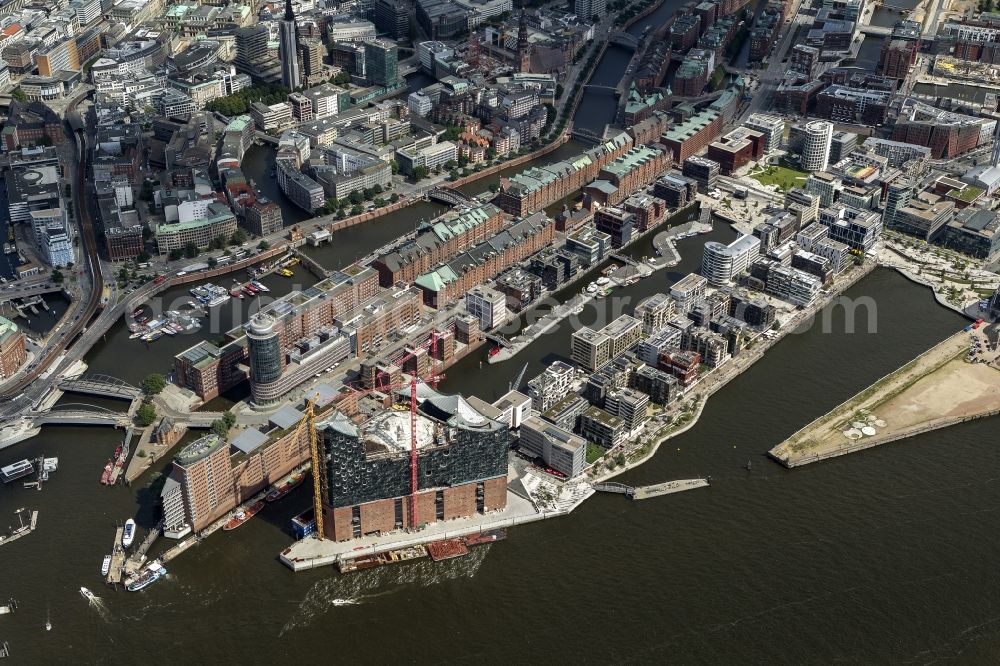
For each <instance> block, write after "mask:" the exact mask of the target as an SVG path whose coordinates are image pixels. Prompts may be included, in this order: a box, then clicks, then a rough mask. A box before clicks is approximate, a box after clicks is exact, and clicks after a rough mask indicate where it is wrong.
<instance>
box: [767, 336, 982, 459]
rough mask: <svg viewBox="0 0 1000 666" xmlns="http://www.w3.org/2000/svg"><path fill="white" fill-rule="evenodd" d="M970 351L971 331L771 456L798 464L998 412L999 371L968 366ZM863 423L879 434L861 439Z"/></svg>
mask: <svg viewBox="0 0 1000 666" xmlns="http://www.w3.org/2000/svg"><path fill="white" fill-rule="evenodd" d="M968 347H969V334H968V333H964V332H963V333H959V334H956V335H954V336H952V337H950V338H948V339H947V340H945V341H944V342H942V343H941V344H939V345H937V346H935V347H933V348H932V349H930V350H928V351H927V352H925V353H924V354H923V355H921V356H920V357H919V358H917V359H915V360H914V361H911V362H910V363H908V364H906V365H905V366H903V367H902V368H900V369H899V370H896V371H895V372H893V373H892V374H890V375H888V376H886V377H884V378H883V379H881V380H880V381H878V382H877V383H875V384H874V385H872V386H870V387H869V388H867V389H865V390H864V391H862V392H861V393H859V394H857V395H856V396H854V397H853V398H851V399H850V400H848V401H847V402H845V403H843V404H841V405H840V406H838V407H836V408H835V409H833V410H832V411H831V412H829V413H827V414H826V415H824V416H823V417H821V418H819V419H817V420H816V421H814V422H813V423H810V424H809V425H808V426H806V427H805V428H803V429H802V430H800V431H798V432H797V433H795V434H794V435H792V436H791V437H789V438H788V439H787V440H785V441H784V442H782V443H781V444H779V445H778V446H776V447H775V448H774V449H772V451H771V453H772V455H774V456H775V457H776V458H778V459H780V460H782V461H783V462H785V463H786V464H791V465H794V464H796V463H802V462H805V461H806V460H805V459H809V458H816V457H817V456H820V457H826V456H829V455H833V454H835V453H836V452H838V451H843V452H845V453H846V452H849V451H850V450H851V449H854V448H856V447H866V445H874V444H877V443H880V442H883V441H888V440H893V439H898V438H899V437H901V436H906V435H908V434H913V433H915V432H917V431H921V430H924V429H927V428H930V427H934V426H940V425H945V424H947V423H951V422H953V421H955V420H957V419H961V418H964V417H969V416H976V415H980V414H983V413H986V412H991V411H995V410H1000V370H998V369H996V368H995V367H992V366H991V365H987V364H985V363H967V362H966V361H965V360H964V356H965V352H966V351H967V350H968ZM876 419H877V420H878V423H877V424H876V423H875V421H876ZM860 424H864V425H866V426H870V427H874V430H875V433H874V434H871V435H862V434H861V432H860V430H859V429H858V428H857V427H856V426H858V425H860ZM845 431H853V435H852V436H851V437H849V436H847V435H845ZM869 432H870V431H869Z"/></svg>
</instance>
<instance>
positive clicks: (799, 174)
mask: <svg viewBox="0 0 1000 666" xmlns="http://www.w3.org/2000/svg"><path fill="white" fill-rule="evenodd" d="M808 175H809V174H807V173H806V172H805V171H796V170H795V169H789V168H788V167H783V166H768V167H765V168H764V169H763V171H760V172H758V173H755V174H753V175H751V176H750V177H751V178H753V179H754V180H756V181H757V182H758V183H760V184H761V185H777V186H778V189H779V190H781V191H783V192H784V191H787V190H790V189H792V188H793V187H802V186H804V185H805V184H806V176H808Z"/></svg>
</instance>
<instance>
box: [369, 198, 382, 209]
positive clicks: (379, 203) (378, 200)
mask: <svg viewBox="0 0 1000 666" xmlns="http://www.w3.org/2000/svg"><path fill="white" fill-rule="evenodd" d="M372 203H373V204H375V207H376V208H381V207H382V206H384V205H385V199H383V198H382V197H375V198H374V199H373V200H372Z"/></svg>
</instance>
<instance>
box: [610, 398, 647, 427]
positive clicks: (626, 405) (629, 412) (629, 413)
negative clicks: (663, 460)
mask: <svg viewBox="0 0 1000 666" xmlns="http://www.w3.org/2000/svg"><path fill="white" fill-rule="evenodd" d="M648 405H649V396H648V395H646V394H645V393H643V392H641V391H638V390H636V389H631V388H622V389H618V390H616V391H612V392H611V393H609V394H608V396H607V398H605V400H604V409H605V410H606V411H607V412H608V413H609V414H612V415H614V416H617V417H618V418H620V419H621V420H622V421H623V422H624V424H625V429H626V431H627V432H628V433H629V434H630V435H635V434H636V433H637V431H638V430H639V428H641V427H642V426H643V424H645V423H646V420H647V419H648V416H647V414H646V408H647V406H648Z"/></svg>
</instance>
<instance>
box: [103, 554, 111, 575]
mask: <svg viewBox="0 0 1000 666" xmlns="http://www.w3.org/2000/svg"><path fill="white" fill-rule="evenodd" d="M109 571H111V556H110V555H105V556H104V562H102V563H101V575H102V576H107V575H108V572H109Z"/></svg>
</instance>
